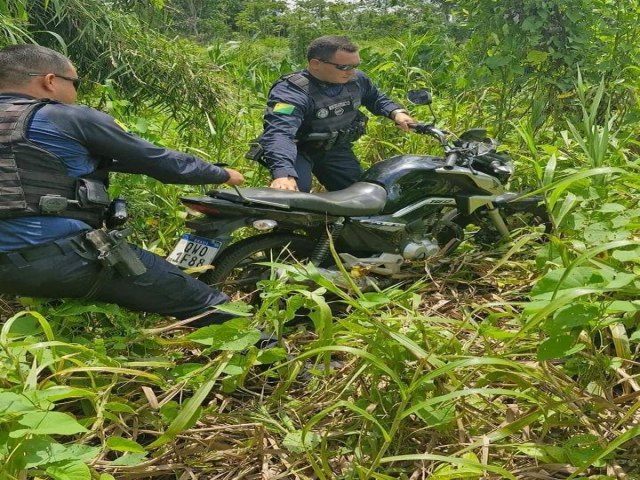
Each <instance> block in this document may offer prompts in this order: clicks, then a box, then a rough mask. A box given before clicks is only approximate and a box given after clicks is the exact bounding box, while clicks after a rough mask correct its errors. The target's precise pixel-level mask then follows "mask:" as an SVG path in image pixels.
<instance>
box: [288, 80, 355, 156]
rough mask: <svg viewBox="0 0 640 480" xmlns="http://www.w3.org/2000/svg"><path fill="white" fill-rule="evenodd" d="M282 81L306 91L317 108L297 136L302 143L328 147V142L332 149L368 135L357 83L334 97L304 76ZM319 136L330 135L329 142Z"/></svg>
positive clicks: (307, 118)
mask: <svg viewBox="0 0 640 480" xmlns="http://www.w3.org/2000/svg"><path fill="white" fill-rule="evenodd" d="M281 80H283V81H288V82H290V83H292V84H293V85H295V86H296V87H298V88H299V89H301V90H302V91H304V92H305V93H306V94H308V95H309V96H310V97H311V98H312V99H313V102H314V105H315V108H314V110H313V112H311V113H310V114H307V116H306V117H305V118H304V120H303V123H302V126H301V128H300V131H299V132H298V134H297V136H296V137H297V138H298V141H299V142H300V143H302V144H304V143H305V142H312V143H314V146H318V144H321V143H324V144H325V147H327V146H328V145H326V143H327V142H329V143H330V145H331V146H333V145H335V144H340V143H349V142H353V141H355V140H357V139H358V138H359V137H360V136H362V135H363V134H364V132H365V129H366V121H367V117H366V116H365V115H364V114H363V113H361V112H360V111H359V108H360V104H361V100H362V94H361V92H360V87H359V85H358V84H357V82H355V81H350V82H347V83H346V84H344V88H343V89H342V91H341V92H340V94H339V95H336V96H335V97H330V96H328V95H325V94H324V93H322V90H321V89H320V88H319V87H318V86H317V85H316V84H315V82H313V81H312V80H310V79H309V78H308V77H307V76H305V75H303V74H302V73H300V72H296V73H290V74H288V75H284V76H283V77H282V78H281ZM318 134H327V135H326V139H324V140H320V137H321V135H318Z"/></svg>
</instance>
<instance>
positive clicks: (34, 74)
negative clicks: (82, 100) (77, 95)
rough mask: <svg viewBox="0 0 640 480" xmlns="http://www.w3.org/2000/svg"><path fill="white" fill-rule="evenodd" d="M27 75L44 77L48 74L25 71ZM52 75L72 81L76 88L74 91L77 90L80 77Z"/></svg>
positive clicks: (80, 81)
mask: <svg viewBox="0 0 640 480" xmlns="http://www.w3.org/2000/svg"><path fill="white" fill-rule="evenodd" d="M27 75H29V76H30V77H44V76H46V75H49V74H48V73H27ZM53 75H55V76H56V77H60V78H62V79H63V80H68V81H69V82H71V83H73V88H75V89H76V91H78V88H80V83H82V78H80V77H75V78H74V77H67V76H65V75H58V74H57V73H54V74H53Z"/></svg>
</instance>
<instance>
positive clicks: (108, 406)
mask: <svg viewBox="0 0 640 480" xmlns="http://www.w3.org/2000/svg"><path fill="white" fill-rule="evenodd" d="M104 409H105V410H107V411H109V412H116V413H131V414H135V413H136V411H135V409H134V408H133V407H131V406H130V405H127V404H126V403H122V402H107V403H105V404H104Z"/></svg>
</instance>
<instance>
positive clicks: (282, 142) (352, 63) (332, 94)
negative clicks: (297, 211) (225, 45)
mask: <svg viewBox="0 0 640 480" xmlns="http://www.w3.org/2000/svg"><path fill="white" fill-rule="evenodd" d="M307 60H308V64H307V68H306V69H305V70H302V71H300V72H294V73H291V74H287V75H284V76H283V77H281V78H280V79H279V80H278V81H277V82H276V83H275V84H274V85H273V86H272V87H271V90H270V92H269V98H268V100H267V110H266V112H265V115H264V132H263V134H262V135H261V136H260V138H259V139H258V143H257V144H254V148H252V151H250V152H249V154H248V157H249V158H254V159H256V160H258V161H260V162H261V163H263V164H265V165H266V166H267V167H268V168H269V170H270V172H271V176H272V178H273V181H272V182H271V187H273V188H279V189H283V190H299V191H303V192H308V191H310V190H311V182H312V176H313V175H315V177H316V178H317V179H318V181H319V182H320V183H321V184H322V185H323V186H324V187H325V188H326V189H327V190H329V191H332V190H341V189H343V188H346V187H348V186H349V185H351V184H353V183H354V182H356V181H357V180H358V178H359V177H360V175H361V174H362V168H361V167H360V163H359V161H358V159H357V158H356V156H355V155H354V153H353V150H352V144H353V142H354V141H355V140H357V139H358V138H359V137H360V136H361V135H362V134H363V133H364V132H365V128H366V121H367V117H366V116H365V115H364V114H363V113H362V112H360V111H359V108H360V106H364V107H365V108H366V109H367V110H369V111H370V112H371V113H373V114H374V115H380V116H385V117H389V118H391V119H392V120H393V121H394V122H395V123H396V124H397V125H398V127H400V128H401V129H403V130H405V131H408V130H409V126H408V125H409V124H410V123H413V122H415V121H414V120H413V119H412V118H411V117H410V116H409V115H408V114H407V112H406V110H404V109H403V108H402V106H401V105H398V104H397V103H395V102H393V101H392V100H391V99H389V98H388V97H387V96H386V95H385V94H384V93H382V92H380V91H379V90H378V89H377V88H376V86H375V85H374V84H373V83H372V81H371V80H370V79H369V77H367V75H365V74H364V73H363V72H362V71H360V70H358V68H357V67H358V66H359V65H360V56H359V55H358V47H357V46H355V45H354V44H353V43H352V42H351V41H350V40H349V39H348V38H346V37H340V36H332V35H329V36H323V37H320V38H317V39H315V40H313V41H312V42H311V43H310V44H309V47H308V49H307ZM256 147H257V148H256ZM252 153H253V155H252Z"/></svg>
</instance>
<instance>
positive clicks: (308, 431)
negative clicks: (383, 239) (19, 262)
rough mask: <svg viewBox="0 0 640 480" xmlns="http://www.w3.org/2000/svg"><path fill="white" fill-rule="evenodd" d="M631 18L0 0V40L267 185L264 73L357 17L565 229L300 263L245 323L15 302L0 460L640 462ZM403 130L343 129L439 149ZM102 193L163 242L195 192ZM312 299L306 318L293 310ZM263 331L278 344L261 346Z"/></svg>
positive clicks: (548, 474)
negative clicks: (345, 262) (258, 145)
mask: <svg viewBox="0 0 640 480" xmlns="http://www.w3.org/2000/svg"><path fill="white" fill-rule="evenodd" d="M639 14H640V7H639V5H638V2H637V1H635V0H619V1H616V2H614V1H612V0H562V1H561V0H508V1H496V0H474V1H469V0H459V1H456V0H434V1H427V0H410V1H407V2H399V3H398V4H396V2H388V1H384V0H380V1H368V2H340V1H336V2H327V1H325V0H300V1H299V2H297V4H296V5H295V6H288V2H284V1H279V0H260V1H248V0H218V1H216V2H212V1H205V0H147V1H133V0H111V1H106V0H29V1H27V0H0V46H1V45H7V44H12V43H20V42H37V43H40V44H43V45H46V46H49V47H52V48H55V49H58V50H60V51H63V52H66V53H68V54H69V56H70V57H71V58H72V59H73V60H74V61H75V62H76V64H77V65H78V69H79V71H80V72H81V74H82V75H83V76H84V77H85V78H87V79H90V80H92V82H86V83H85V86H83V90H81V96H80V100H81V102H82V103H85V104H88V105H91V106H95V107H97V108H101V109H104V110H106V111H108V112H109V113H111V114H112V115H114V116H115V117H117V118H118V119H119V120H120V121H121V122H122V123H123V124H125V125H126V126H127V127H128V128H129V129H130V130H131V131H133V132H135V133H138V134H140V135H142V136H144V137H145V138H148V139H149V140H151V141H154V142H157V143H160V144H164V145H167V146H170V147H173V148H179V149H190V150H192V151H195V152H197V153H198V154H199V155H201V156H202V157H203V158H206V159H208V160H211V161H222V162H225V163H229V164H230V165H232V166H234V167H235V168H238V169H240V170H241V171H243V172H244V173H245V174H246V176H247V178H248V179H249V183H250V184H254V185H264V184H265V182H266V177H265V172H264V171H262V170H260V169H258V168H256V167H255V165H253V164H250V163H248V162H247V161H245V160H244V159H243V153H244V151H245V149H246V145H247V141H248V140H249V139H250V138H253V137H255V135H256V134H257V133H259V130H260V117H261V112H262V109H263V108H264V99H265V97H266V94H267V91H268V88H269V86H270V84H271V83H272V82H273V81H274V80H275V79H276V78H277V77H278V76H279V75H280V74H281V73H284V72H287V71H291V70H292V69H295V68H298V67H300V66H301V65H302V63H301V61H302V60H301V53H302V51H303V48H304V45H305V44H306V43H307V41H308V40H309V39H310V38H313V37H315V36H316V35H318V34H320V33H344V32H347V33H348V34H349V35H350V36H352V37H353V38H354V39H355V40H356V41H357V42H358V43H359V44H360V45H361V46H362V47H363V48H362V52H361V56H362V58H363V68H364V70H366V71H367V73H369V74H370V75H371V76H372V77H373V78H374V79H375V81H376V82H377V83H378V84H379V85H380V86H381V88H382V89H383V90H384V91H387V92H389V93H391V94H392V96H394V97H396V98H398V99H402V98H403V95H404V92H406V91H407V90H408V89H409V88H415V87H423V88H425V87H426V88H429V89H430V90H432V91H433V93H434V95H435V106H434V109H435V111H436V114H437V116H438V122H439V124H440V125H442V126H446V128H448V129H450V130H453V131H462V130H464V129H465V128H467V127H473V126H480V125H484V126H487V127H489V128H490V130H491V133H492V134H493V135H494V136H496V137H498V138H499V139H500V140H501V141H502V143H503V144H504V145H506V147H507V148H508V149H509V151H510V152H511V154H512V155H513V156H514V158H515V160H516V162H517V165H518V169H519V170H518V174H517V176H516V178H514V179H513V181H512V186H513V188H514V189H519V188H531V189H535V190H537V191H539V192H541V193H543V194H544V195H545V197H546V203H547V208H548V209H549V211H550V213H551V214H552V216H553V220H554V224H555V230H554V232H553V234H552V235H550V236H549V238H548V239H547V240H548V241H546V242H540V241H539V240H540V239H539V238H538V237H537V236H536V235H535V234H534V233H533V232H531V231H528V230H526V229H523V230H522V231H520V232H517V234H516V235H515V236H514V239H513V241H512V242H511V243H505V244H501V245H496V246H495V247H494V248H492V249H490V250H478V249H477V248H476V247H475V246H474V245H473V244H472V243H469V244H468V245H463V248H462V249H461V250H460V253H459V254H458V255H456V256H455V257H454V258H451V259H448V260H447V261H442V262H438V263H435V264H430V263H427V264H425V265H424V266H422V265H420V267H423V268H421V274H420V276H419V277H418V278H416V279H413V280H412V281H411V282H405V283H403V284H399V285H396V286H393V287H391V288H388V289H385V290H383V291H380V292H375V293H371V292H369V293H362V292H360V291H359V290H358V289H357V288H352V289H350V290H346V289H341V288H339V287H337V286H336V285H334V284H333V283H332V282H330V281H329V280H326V279H323V278H322V277H319V276H318V275H315V274H314V272H313V271H309V272H308V274H307V277H308V278H306V279H304V278H302V279H301V278H300V276H299V275H300V273H299V272H297V273H296V272H291V274H290V276H291V281H290V282H287V283H283V282H275V281H265V282H264V285H263V289H264V292H263V297H264V302H263V303H262V305H261V306H260V308H259V309H257V310H256V311H252V312H249V308H248V306H247V305H245V304H243V303H242V301H241V300H239V301H238V302H236V303H235V304H233V305H232V306H231V307H230V308H232V309H233V310H234V311H236V312H237V313H238V317H239V318H238V320H235V321H233V322H231V323H229V324H226V325H224V326H215V327H207V328H204V329H200V330H197V331H193V330H186V329H184V328H182V327H181V326H180V325H179V324H172V323H171V320H170V319H164V318H158V317H155V316H143V315H135V314H132V313H130V312H126V311H123V310H121V309H119V308H117V307H116V306H113V305H93V304H87V303H86V302H80V301H55V302H50V301H42V300H38V299H31V298H20V299H17V300H16V299H14V298H8V297H3V298H2V299H0V316H1V317H2V326H1V329H0V478H7V479H18V478H20V479H22V478H36V477H37V478H53V479H73V480H80V479H89V478H99V479H100V480H108V479H111V478H122V479H125V478H126V479H129V478H131V479H133V478H166V479H172V478H176V479H187V478H226V479H232V478H302V479H304V478H322V479H332V478H358V479H372V478H376V479H395V478H406V479H419V478H431V479H439V480H444V479H456V478H464V479H480V478H523V479H530V478H541V479H555V478H576V479H577V478H593V479H596V478H597V479H616V478H620V479H622V478H627V479H632V478H640V464H639V463H638V458H640V444H639V443H638V438H639V437H638V435H639V434H640V423H639V420H640V417H639V415H640V413H639V409H640V400H639V398H640V393H639V392H640V385H639V383H640V382H639V381H638V375H639V374H640V368H639V366H638V362H637V358H638V351H639V349H640V329H638V318H639V313H638V312H639V310H640V301H638V293H640V278H639V275H640V265H639V259H640V238H639V237H638V227H639V222H638V218H640V206H638V194H637V193H636V189H638V188H640V171H639V164H638V151H639V149H640V146H639V144H638V133H639V131H640V130H639V128H638V126H637V125H638V120H639V119H640V105H639V103H638V93H639V91H640V80H638V78H640V76H639V75H638V73H640V72H639V67H638V65H639V62H638V60H639V56H640V48H639V47H638V43H639V40H640V26H639V25H638V22H637V18H638V16H639ZM274 33H275V34H277V35H276V36H274ZM412 113H413V115H414V116H416V117H417V118H421V117H427V116H428V112H427V111H424V110H420V109H419V108H416V109H414V111H413V112H412ZM425 120H429V118H425ZM417 137H418V136H416V135H414V136H411V135H406V134H403V133H401V132H399V131H397V130H396V129H394V128H393V126H392V125H390V122H388V121H385V120H383V119H378V118H373V119H371V122H370V132H369V135H368V136H367V137H366V138H363V139H362V140H360V141H359V142H358V145H357V149H358V153H359V155H360V157H361V158H362V159H363V161H365V162H366V163H374V162H376V161H378V160H380V159H382V158H384V157H386V156H389V155H391V154H395V153H398V152H420V153H422V152H430V151H433V152H436V150H435V145H433V144H432V143H431V142H430V141H429V140H428V139H425V138H417ZM112 188H113V193H114V194H115V195H117V194H125V196H126V198H127V200H128V201H129V204H130V207H131V210H132V217H133V221H132V226H133V227H134V229H135V232H136V233H135V235H136V237H137V238H136V241H137V242H138V243H140V244H143V245H144V246H145V247H146V248H149V249H152V250H155V251H156V252H159V253H166V252H168V251H169V250H170V249H171V248H172V246H173V244H174V243H175V241H176V239H177V238H178V237H179V235H180V234H181V233H182V232H183V230H184V217H185V215H186V212H185V211H184V209H183V208H182V207H181V206H180V202H179V196H180V195H184V194H185V193H186V192H188V191H203V190H202V189H200V188H198V187H177V186H169V185H161V184H159V183H158V182H155V181H153V180H150V179H147V178H141V177H134V176H118V177H116V178H114V184H113V187H112ZM302 280H306V281H307V283H305V284H304V285H303V282H302ZM309 280H312V281H313V285H314V287H309V284H308V281H309ZM332 307H333V311H336V310H339V311H340V314H339V315H338V316H336V317H335V318H334V317H333V316H332ZM302 308H306V309H309V310H310V312H311V313H310V316H311V318H312V320H313V326H307V327H292V326H288V324H289V323H290V321H291V320H292V319H293V318H294V316H295V313H296V311H299V310H300V309H302ZM248 312H249V313H248ZM258 326H266V327H267V328H269V329H272V330H274V331H276V332H278V333H279V334H280V335H281V341H280V346H279V347H278V348H274V349H269V350H260V349H258V348H256V347H254V346H251V345H253V343H254V342H255V340H256V337H257V335H258V333H257V330H256V328H257V327H258Z"/></svg>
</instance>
